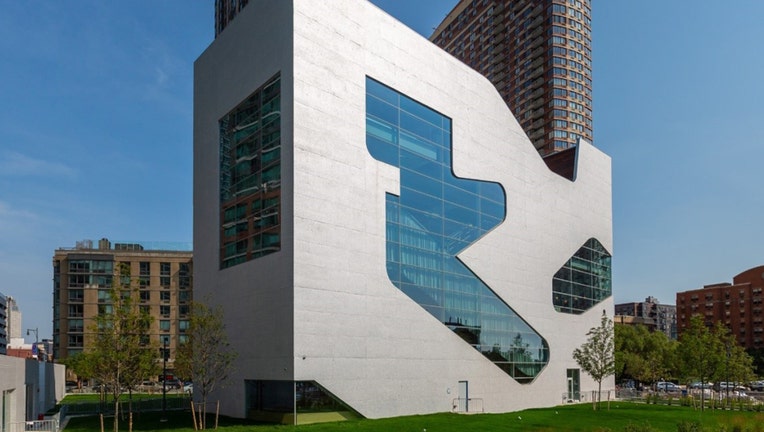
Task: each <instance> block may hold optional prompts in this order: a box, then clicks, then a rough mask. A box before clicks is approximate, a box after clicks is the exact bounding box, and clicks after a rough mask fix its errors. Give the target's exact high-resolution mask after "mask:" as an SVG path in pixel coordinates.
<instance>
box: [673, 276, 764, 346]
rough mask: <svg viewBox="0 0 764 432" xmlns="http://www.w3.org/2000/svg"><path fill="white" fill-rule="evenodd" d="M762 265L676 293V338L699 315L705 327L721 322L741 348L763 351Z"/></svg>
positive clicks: (763, 300) (763, 281) (763, 298)
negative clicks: (728, 279) (725, 279)
mask: <svg viewBox="0 0 764 432" xmlns="http://www.w3.org/2000/svg"><path fill="white" fill-rule="evenodd" d="M762 289H764V266H759V267H754V268H751V269H748V270H746V271H744V272H742V273H740V274H738V275H737V276H735V277H733V278H732V283H729V282H724V283H717V284H711V285H705V286H704V287H703V288H701V289H696V290H690V291H684V292H678V293H677V294H676V307H677V327H678V331H679V336H680V337H681V335H682V331H683V330H684V329H686V328H687V327H688V326H689V325H690V319H691V318H692V316H693V315H700V316H702V317H703V320H704V321H705V322H706V324H708V325H714V324H715V323H716V322H722V323H724V324H725V325H726V326H727V327H728V328H729V329H730V331H731V332H732V334H733V335H734V336H735V337H736V338H737V340H738V343H739V344H740V345H741V346H743V347H745V348H753V349H761V348H764V305H763V304H762V303H764V294H762Z"/></svg>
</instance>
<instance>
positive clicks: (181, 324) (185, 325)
mask: <svg viewBox="0 0 764 432" xmlns="http://www.w3.org/2000/svg"><path fill="white" fill-rule="evenodd" d="M190 323H191V322H190V321H188V320H180V321H178V331H179V332H180V333H185V332H186V331H187V330H188V329H189V327H190V325H191V324H190Z"/></svg>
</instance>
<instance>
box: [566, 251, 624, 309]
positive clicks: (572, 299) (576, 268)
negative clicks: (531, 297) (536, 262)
mask: <svg viewBox="0 0 764 432" xmlns="http://www.w3.org/2000/svg"><path fill="white" fill-rule="evenodd" d="M610 274H611V267H610V254H609V253H608V252H607V251H606V250H605V248H604V246H602V244H601V243H600V242H599V241H597V239H594V238H591V239H589V240H587V242H586V243H585V244H584V245H583V246H581V248H580V249H579V250H578V251H576V254H575V255H573V257H571V258H570V259H569V260H568V262H566V263H565V265H564V266H562V268H560V270H558V271H557V273H555V275H554V277H553V278H552V298H553V302H554V308H555V309H556V310H557V312H564V313H569V314H580V313H583V312H585V311H587V310H589V309H591V308H592V307H594V306H595V305H596V304H597V303H599V302H601V301H602V300H605V299H606V298H608V297H610V295H611V294H612V287H611V280H612V279H611V276H610Z"/></svg>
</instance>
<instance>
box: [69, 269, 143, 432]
mask: <svg viewBox="0 0 764 432" xmlns="http://www.w3.org/2000/svg"><path fill="white" fill-rule="evenodd" d="M137 299H138V291H137V290H136V289H131V288H130V286H129V285H123V284H121V283H119V282H118V281H116V280H115V282H114V285H113V286H112V289H111V291H110V293H109V300H110V301H109V303H106V304H101V305H99V311H98V312H99V313H98V315H97V316H96V317H95V319H94V322H93V324H92V325H91V326H90V328H89V331H90V333H91V334H92V335H93V343H92V345H91V346H90V349H89V350H88V351H87V352H86V353H85V354H84V355H85V356H86V357H85V359H84V360H85V362H84V364H87V365H88V368H89V369H90V371H89V372H90V373H91V376H92V377H93V378H95V379H97V380H98V381H99V382H100V383H101V385H102V386H105V387H106V388H108V391H109V392H110V393H111V395H112V396H113V402H114V414H115V415H114V432H118V430H119V422H118V420H119V416H118V415H117V413H118V409H119V399H120V396H121V395H122V393H123V389H125V388H127V389H132V388H135V387H136V386H137V385H138V384H140V382H141V380H142V379H144V378H145V377H146V376H150V375H152V374H156V373H157V370H158V369H157V368H158V365H157V363H156V358H157V352H158V349H157V348H156V343H151V342H150V341H147V340H146V339H145V336H144V335H147V334H149V332H150V327H151V322H152V317H151V316H150V315H149V314H148V313H145V312H142V311H141V310H140V308H139V306H138V301H137ZM130 409H132V407H130Z"/></svg>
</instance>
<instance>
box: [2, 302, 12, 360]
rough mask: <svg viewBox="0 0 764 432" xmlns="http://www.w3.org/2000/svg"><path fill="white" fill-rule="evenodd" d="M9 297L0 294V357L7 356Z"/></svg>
mask: <svg viewBox="0 0 764 432" xmlns="http://www.w3.org/2000/svg"><path fill="white" fill-rule="evenodd" d="M9 298H10V297H8V296H6V295H5V294H3V293H0V355H2V354H7V352H8V343H9V342H10V337H9V335H8V323H9V320H8V306H9V302H8V299H9Z"/></svg>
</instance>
